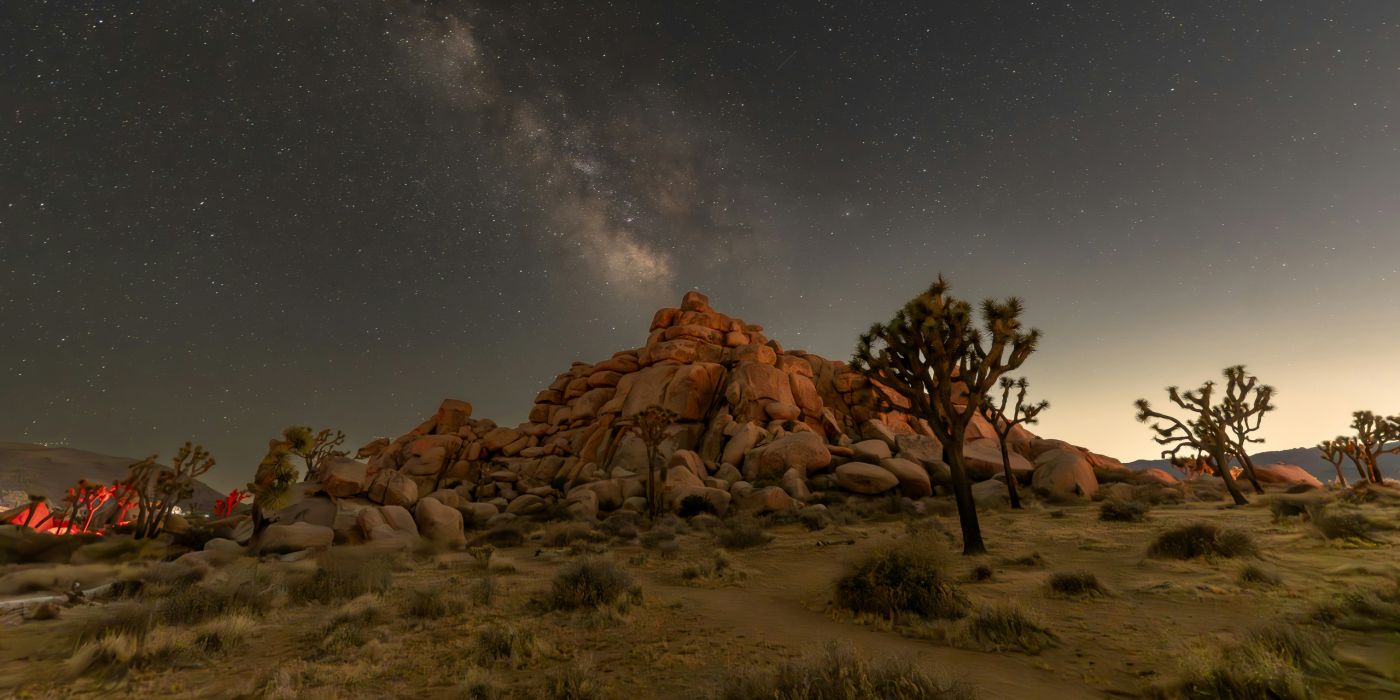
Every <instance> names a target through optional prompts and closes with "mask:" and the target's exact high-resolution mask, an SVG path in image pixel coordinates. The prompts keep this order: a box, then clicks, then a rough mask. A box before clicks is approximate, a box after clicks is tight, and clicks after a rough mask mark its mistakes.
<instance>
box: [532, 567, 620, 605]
mask: <svg viewBox="0 0 1400 700" xmlns="http://www.w3.org/2000/svg"><path fill="white" fill-rule="evenodd" d="M633 590H634V585H633V583H632V577H631V576H630V575H628V573H627V572H626V571H623V570H622V567H620V566H618V565H617V564H615V563H613V562H612V561H610V560H607V559H602V558H599V557H589V558H585V559H580V560H578V561H574V562H570V563H568V564H565V565H564V566H563V567H561V568H560V569H559V573H558V574H556V575H555V576H554V582H553V586H552V589H551V595H550V607H551V608H553V609H555V610H573V609H575V608H596V607H598V606H600V605H607V604H610V603H612V602H614V601H616V600H617V599H618V598H620V597H622V596H623V594H626V593H631V592H633Z"/></svg>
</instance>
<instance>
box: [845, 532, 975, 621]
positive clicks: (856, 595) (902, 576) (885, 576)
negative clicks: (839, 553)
mask: <svg viewBox="0 0 1400 700" xmlns="http://www.w3.org/2000/svg"><path fill="white" fill-rule="evenodd" d="M947 570H948V556H947V550H945V549H944V548H943V546H942V544H941V542H940V541H939V540H933V539H923V538H920V539H914V538H905V539H903V540H900V541H899V542H896V543H895V544H893V545H890V546H886V547H883V548H880V549H878V550H876V551H875V552H873V553H871V554H870V555H869V556H867V557H866V558H865V559H863V560H862V561H860V562H858V563H857V564H856V565H855V566H854V567H853V568H852V569H851V571H850V572H849V573H847V574H846V575H845V576H843V577H842V578H841V579H839V580H838V581H837V582H836V603H837V604H838V605H840V606H841V607H843V608H846V609H848V610H852V611H854V612H859V613H873V614H876V615H881V616H885V617H891V618H892V617H895V616H897V615H904V614H908V615H915V616H918V617H923V618H934V619H957V618H961V617H963V616H965V615H966V614H967V610H968V602H967V598H966V596H964V595H963V593H962V591H960V590H959V589H958V587H957V586H956V585H954V583H953V582H952V579H951V578H950V577H949V576H948V575H947Z"/></svg>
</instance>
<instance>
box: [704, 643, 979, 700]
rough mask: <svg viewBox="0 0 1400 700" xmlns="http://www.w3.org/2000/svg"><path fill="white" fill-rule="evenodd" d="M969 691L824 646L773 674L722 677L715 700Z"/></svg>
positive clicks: (897, 664)
mask: <svg viewBox="0 0 1400 700" xmlns="http://www.w3.org/2000/svg"><path fill="white" fill-rule="evenodd" d="M975 697H976V695H975V694H974V693H973V691H972V689H971V688H969V687H967V686H966V685H963V684H962V683H959V682H951V683H950V682H944V681H940V680H937V679H935V678H933V677H931V676H928V675H926V674H924V673H923V672H922V671H919V670H918V669H916V668H914V666H913V665H912V664H911V663H909V662H908V661H905V660H886V661H881V662H879V663H872V662H870V661H869V660H867V659H866V658H865V657H863V656H861V655H860V654H858V653H857V652H856V651H855V650H854V649H852V648H851V647H850V646H849V645H838V644H836V643H834V642H832V643H828V644H827V646H826V648H825V649H824V650H823V652H822V654H821V655H820V656H813V657H809V658H805V659H802V660H799V661H789V662H785V663H783V664H782V665H781V666H779V667H778V669H777V671H776V673H771V674H762V673H756V672H747V673H743V672H741V673H735V674H729V675H728V676H726V680H725V682H724V685H723V686H722V687H721V689H720V692H719V694H718V695H717V698H718V699H719V700H753V699H754V698H776V699H781V700H973V698H975Z"/></svg>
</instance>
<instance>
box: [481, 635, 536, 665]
mask: <svg viewBox="0 0 1400 700" xmlns="http://www.w3.org/2000/svg"><path fill="white" fill-rule="evenodd" d="M473 642H474V645H473V650H474V652H473V653H474V655H475V658H476V662H477V663H478V664H481V665H482V666H490V665H492V664H496V663H501V662H505V663H510V664H516V663H520V662H522V661H526V660H528V659H531V658H533V657H534V656H535V655H536V654H537V653H539V642H537V641H536V640H535V634H534V633H533V632H531V631H530V630H528V629H524V628H521V627H517V626H515V625H505V626H502V625H486V626H485V627H482V628H480V629H478V630H477V631H476V635H475V636H474V639H473Z"/></svg>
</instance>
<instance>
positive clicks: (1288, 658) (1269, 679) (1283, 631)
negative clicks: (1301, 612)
mask: <svg viewBox="0 0 1400 700" xmlns="http://www.w3.org/2000/svg"><path fill="white" fill-rule="evenodd" d="M1332 644H1333V643H1332V640H1331V638H1330V637H1328V636H1326V635H1323V634H1319V633H1318V632H1317V631H1315V630H1310V629H1307V628H1305V627H1300V626H1296V625H1274V626H1270V627H1266V628H1263V629H1261V630H1258V631H1255V632H1253V633H1251V634H1249V635H1247V636H1246V637H1245V638H1244V639H1243V640H1242V641H1241V642H1240V643H1239V644H1237V645H1235V646H1232V647H1227V648H1225V649H1223V650H1221V651H1219V652H1212V651H1210V650H1196V652H1195V653H1194V655H1193V656H1191V657H1189V658H1188V660H1187V663H1186V665H1185V669H1184V673H1183V674H1182V677H1181V678H1180V679H1179V680H1177V681H1176V682H1175V683H1172V684H1170V685H1167V686H1161V687H1158V688H1155V689H1154V694H1155V695H1156V696H1157V697H1163V698H1226V699H1237V700H1252V699H1253V698H1261V699H1265V698H1267V699H1269V700H1306V699H1308V698H1312V697H1314V693H1313V691H1312V688H1311V687H1310V679H1312V678H1315V677H1318V676H1325V675H1331V674H1333V673H1335V672H1336V671H1337V670H1338V666H1337V664H1336V662H1335V661H1334V660H1333V658H1332Z"/></svg>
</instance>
